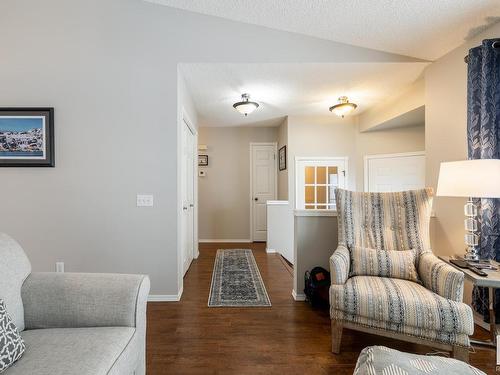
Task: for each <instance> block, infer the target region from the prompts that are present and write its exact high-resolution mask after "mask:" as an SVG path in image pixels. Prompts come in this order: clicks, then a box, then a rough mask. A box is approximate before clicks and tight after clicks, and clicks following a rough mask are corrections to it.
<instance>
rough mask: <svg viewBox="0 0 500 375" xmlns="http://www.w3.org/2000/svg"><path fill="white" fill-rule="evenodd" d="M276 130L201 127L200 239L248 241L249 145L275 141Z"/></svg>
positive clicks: (199, 179) (199, 180) (199, 181)
mask: <svg viewBox="0 0 500 375" xmlns="http://www.w3.org/2000/svg"><path fill="white" fill-rule="evenodd" d="M277 139H278V128H277V127H276V128H264V127H200V128H199V133H198V142H199V143H200V144H205V145H207V146H208V150H207V151H206V152H205V151H203V152H200V153H202V154H205V153H206V154H207V155H208V161H209V164H208V167H205V168H200V169H204V170H205V171H206V173H207V175H206V177H199V178H198V217H199V220H198V223H199V224H198V225H199V227H198V233H199V238H200V239H202V240H213V239H224V240H228V239H240V240H247V239H249V238H250V143H251V142H276V141H277Z"/></svg>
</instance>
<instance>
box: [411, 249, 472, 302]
mask: <svg viewBox="0 0 500 375" xmlns="http://www.w3.org/2000/svg"><path fill="white" fill-rule="evenodd" d="M418 274H419V276H420V278H421V279H422V282H423V284H424V286H425V287H426V288H427V289H430V290H432V291H433V292H434V293H436V294H439V295H440V296H441V297H444V298H447V299H449V300H452V301H456V302H462V299H463V293H464V274H463V272H461V271H459V270H457V269H455V268H454V267H452V266H450V265H449V264H446V263H445V262H443V261H442V260H441V259H439V258H438V257H436V256H435V255H434V254H433V253H432V252H430V251H429V252H425V253H422V254H421V255H420V259H419V263H418Z"/></svg>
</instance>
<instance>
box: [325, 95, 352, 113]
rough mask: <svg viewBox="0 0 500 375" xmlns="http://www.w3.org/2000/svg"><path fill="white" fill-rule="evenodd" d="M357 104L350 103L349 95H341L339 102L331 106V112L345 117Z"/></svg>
mask: <svg viewBox="0 0 500 375" xmlns="http://www.w3.org/2000/svg"><path fill="white" fill-rule="evenodd" d="M357 106H358V105H357V104H354V103H349V99H348V98H347V96H341V97H340V98H339V104H335V105H334V106H331V107H330V112H333V113H335V114H336V115H337V116H339V117H342V118H344V116H345V115H347V114H349V113H351V112H352V111H354V110H355V109H356V107H357Z"/></svg>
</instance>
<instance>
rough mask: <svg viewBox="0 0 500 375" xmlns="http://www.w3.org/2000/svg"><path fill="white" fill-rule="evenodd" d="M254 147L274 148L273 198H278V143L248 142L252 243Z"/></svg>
mask: <svg viewBox="0 0 500 375" xmlns="http://www.w3.org/2000/svg"><path fill="white" fill-rule="evenodd" d="M254 146H274V173H273V176H274V198H275V199H276V197H277V196H278V164H277V163H278V161H277V158H278V156H277V155H278V142H250V148H249V154H250V195H249V197H248V199H249V202H250V240H251V241H252V242H253V240H254V238H253V148H254Z"/></svg>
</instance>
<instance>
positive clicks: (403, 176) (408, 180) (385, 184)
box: [365, 152, 425, 192]
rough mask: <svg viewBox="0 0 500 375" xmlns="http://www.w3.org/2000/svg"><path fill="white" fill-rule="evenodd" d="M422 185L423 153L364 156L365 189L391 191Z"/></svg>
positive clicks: (416, 187)
mask: <svg viewBox="0 0 500 375" xmlns="http://www.w3.org/2000/svg"><path fill="white" fill-rule="evenodd" d="M424 187H425V154H424V153H422V152H412V153H404V154H388V155H371V156H366V157H365V191H369V192H391V191H404V190H414V189H422V188H424Z"/></svg>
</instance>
